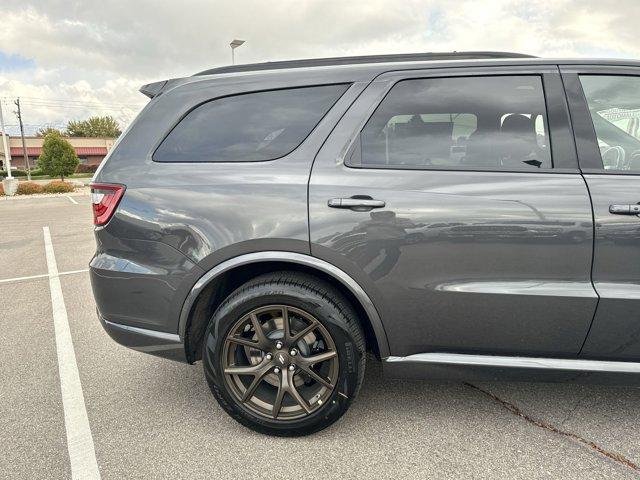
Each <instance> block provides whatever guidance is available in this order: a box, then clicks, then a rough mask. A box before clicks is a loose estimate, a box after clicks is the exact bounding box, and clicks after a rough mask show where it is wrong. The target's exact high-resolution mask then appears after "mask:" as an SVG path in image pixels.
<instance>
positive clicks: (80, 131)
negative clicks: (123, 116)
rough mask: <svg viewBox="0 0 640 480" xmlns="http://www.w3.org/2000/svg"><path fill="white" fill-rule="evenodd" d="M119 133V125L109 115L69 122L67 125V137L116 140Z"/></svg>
mask: <svg viewBox="0 0 640 480" xmlns="http://www.w3.org/2000/svg"><path fill="white" fill-rule="evenodd" d="M121 133H122V131H121V130H120V125H118V122H117V121H116V120H115V119H114V118H113V117H112V116H110V115H107V116H105V117H89V118H87V119H86V120H71V121H70V122H69V123H67V135H69V136H70V137H109V138H117V137H119V136H120V134H121Z"/></svg>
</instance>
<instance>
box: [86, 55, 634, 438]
mask: <svg viewBox="0 0 640 480" xmlns="http://www.w3.org/2000/svg"><path fill="white" fill-rule="evenodd" d="M141 91H142V92H143V93H145V94H146V95H148V96H149V97H150V98H151V101H150V102H149V103H148V105H147V106H146V107H145V108H144V110H143V111H142V113H141V114H140V115H139V116H138V118H137V119H136V120H135V122H133V124H132V125H131V126H130V127H129V128H128V129H127V131H126V132H125V133H124V134H123V135H122V137H121V138H120V140H119V141H118V143H117V145H116V146H115V147H114V148H113V150H112V151H111V152H110V154H109V157H108V159H106V160H105V162H104V163H103V164H102V166H101V168H100V169H99V171H98V172H97V173H96V175H95V177H94V183H93V185H92V192H93V193H92V195H93V198H92V200H93V207H94V215H95V225H96V227H95V235H96V240H97V251H96V254H95V257H94V258H93V260H92V261H91V281H92V284H93V291H94V294H95V299H96V303H97V306H98V314H99V318H100V321H101V322H102V325H103V326H104V328H105V330H106V331H107V332H108V333H109V335H111V336H112V337H113V338H114V339H115V340H116V341H117V342H119V343H121V344H123V345H126V346H128V347H131V348H134V349H136V350H139V351H143V352H147V353H151V354H154V355H159V356H162V357H167V358H172V359H175V360H180V361H184V362H188V363H194V362H196V361H198V360H202V362H203V364H204V372H205V375H206V378H207V380H208V383H209V385H210V387H211V390H212V392H213V394H214V395H215V397H216V398H217V400H218V401H219V403H220V405H221V406H222V407H223V408H224V409H225V410H226V411H227V412H228V413H229V414H230V415H231V416H232V417H233V418H235V419H236V420H238V421H239V422H241V423H242V424H244V425H246V426H248V427H250V428H253V429H255V430H258V431H260V432H265V433H270V434H275V435H303V434H308V433H312V432H315V431H318V430H320V429H322V428H324V427H326V426H327V425H330V424H331V423H332V422H334V421H335V420H336V419H338V418H339V417H340V416H341V415H342V414H343V413H344V412H345V411H346V410H347V408H348V407H349V404H350V403H351V401H352V400H353V399H354V398H355V397H356V395H357V393H358V389H359V388H360V385H361V383H362V379H363V375H364V368H365V355H366V352H367V351H370V352H372V354H373V355H374V356H375V357H377V358H378V359H380V360H381V361H382V363H383V365H384V371H385V373H387V374H389V375H391V376H394V377H402V378H425V377H428V378H447V379H451V378H453V379H483V380H492V379H497V378H502V379H505V378H507V379H522V378H524V379H528V380H533V379H539V380H570V381H620V382H629V381H633V380H636V379H640V375H638V374H639V373H640V263H639V262H640V260H639V259H640V219H639V218H638V214H639V213H640V204H638V202H640V176H639V175H640V62H633V61H604V60H598V61H590V60H561V61H559V60H548V59H539V58H533V57H528V56H525V55H518V54H509V53H492V52H471V53H453V54H412V55H395V56H381V57H352V58H338V59H319V60H303V61H294V62H275V63H266V64H255V65H240V66H232V67H223V68H217V69H213V70H208V71H205V72H202V73H199V74H197V75H195V76H192V77H187V78H180V79H173V80H168V81H164V82H158V83H154V84H150V85H146V86H144V87H143V88H142V90H141Z"/></svg>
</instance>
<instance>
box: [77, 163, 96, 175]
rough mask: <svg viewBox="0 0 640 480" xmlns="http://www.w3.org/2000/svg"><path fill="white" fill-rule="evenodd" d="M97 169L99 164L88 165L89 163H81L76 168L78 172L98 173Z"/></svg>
mask: <svg viewBox="0 0 640 480" xmlns="http://www.w3.org/2000/svg"><path fill="white" fill-rule="evenodd" d="M97 169H98V165H87V164H84V163H81V164H79V165H78V167H77V168H76V173H96V170H97Z"/></svg>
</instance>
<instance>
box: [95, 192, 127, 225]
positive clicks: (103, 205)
mask: <svg viewBox="0 0 640 480" xmlns="http://www.w3.org/2000/svg"><path fill="white" fill-rule="evenodd" d="M124 189H125V186H124V185H110V184H106V183H92V184H91V203H92V205H93V224H94V225H98V226H99V225H104V224H106V223H107V222H108V221H109V220H110V219H111V217H112V216H113V212H115V211H116V207H117V206H118V202H120V199H121V198H122V195H123V194H124Z"/></svg>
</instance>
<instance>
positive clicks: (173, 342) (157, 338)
mask: <svg viewBox="0 0 640 480" xmlns="http://www.w3.org/2000/svg"><path fill="white" fill-rule="evenodd" d="M97 313H98V319H99V320H100V323H101V324H102V327H103V328H104V329H105V330H106V332H107V333H108V334H109V336H110V337H111V338H113V339H114V340H115V341H116V342H118V343H119V344H120V345H124V346H125V347H129V348H132V349H133V350H137V351H139V352H144V353H149V354H151V355H156V356H158V357H163V358H168V359H170V360H176V361H178V362H184V363H187V357H186V355H185V350H184V344H183V343H182V341H181V340H180V337H179V336H178V335H175V334H172V333H165V332H158V331H155V330H147V329H146V328H140V327H130V326H128V325H121V324H119V323H113V322H110V321H108V320H105V319H104V318H103V317H102V315H100V312H97Z"/></svg>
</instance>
